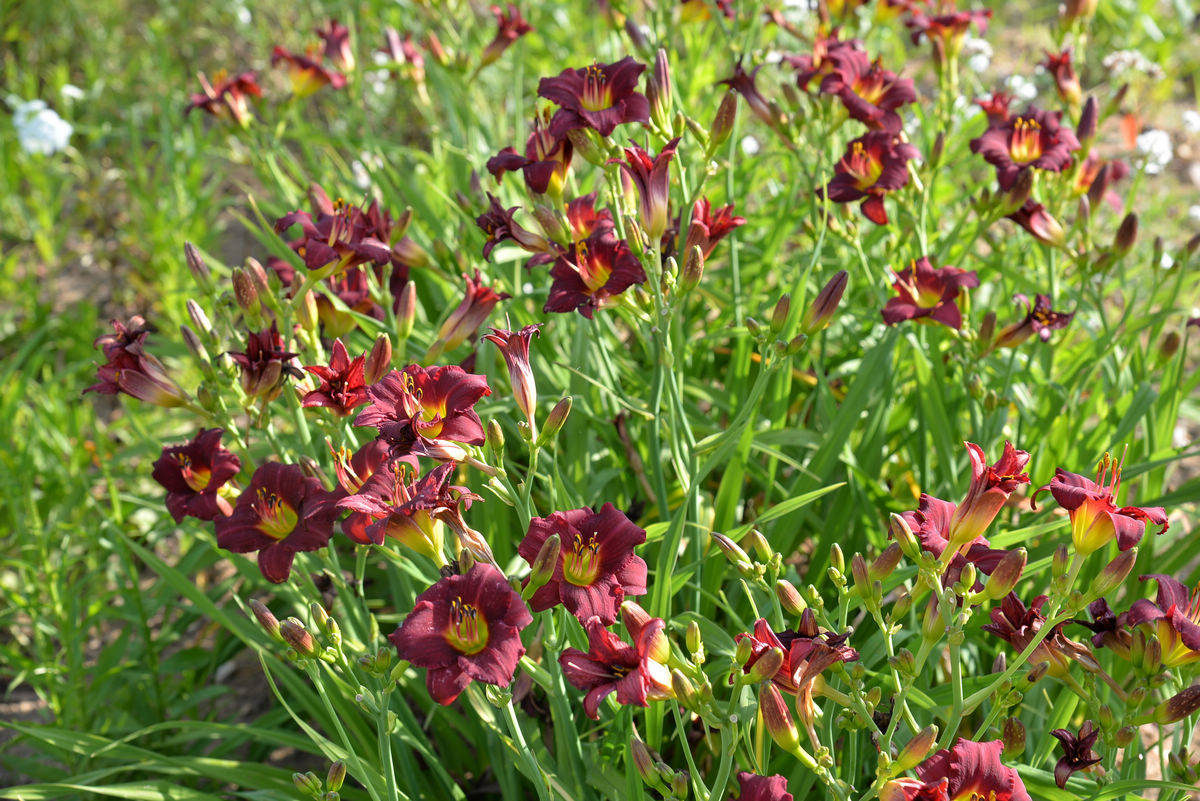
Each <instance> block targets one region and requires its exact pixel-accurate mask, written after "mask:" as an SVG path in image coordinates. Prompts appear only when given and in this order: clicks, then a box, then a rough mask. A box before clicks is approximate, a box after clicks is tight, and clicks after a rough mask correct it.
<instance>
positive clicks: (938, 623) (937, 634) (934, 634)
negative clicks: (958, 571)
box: [921, 563, 970, 642]
mask: <svg viewBox="0 0 1200 801" xmlns="http://www.w3.org/2000/svg"><path fill="white" fill-rule="evenodd" d="M968 564H970V563H968ZM938 605H939V604H938V597H937V595H936V594H933V595H931V596H929V603H928V604H926V605H925V615H924V617H922V618H921V637H923V638H924V639H925V640H926V641H927V642H934V641H936V640H939V639H941V636H942V635H943V634H945V633H946V627H945V626H944V625H942V615H941V611H940V610H939V609H938Z"/></svg>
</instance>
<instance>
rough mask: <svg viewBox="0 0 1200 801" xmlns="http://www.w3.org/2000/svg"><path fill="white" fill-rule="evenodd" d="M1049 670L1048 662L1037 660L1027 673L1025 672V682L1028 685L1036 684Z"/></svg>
mask: <svg viewBox="0 0 1200 801" xmlns="http://www.w3.org/2000/svg"><path fill="white" fill-rule="evenodd" d="M1048 672H1050V663H1049V662H1038V663H1037V664H1036V665H1034V666H1033V668H1031V669H1030V671H1029V672H1028V673H1026V674H1025V682H1026V684H1028V685H1029V686H1031V687H1032V686H1033V685H1035V684H1037V683H1038V682H1039V681H1041V680H1042V678H1043V677H1044V676H1045V675H1046V674H1047V673H1048Z"/></svg>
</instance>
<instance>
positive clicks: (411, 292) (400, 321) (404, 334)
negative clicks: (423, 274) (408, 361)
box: [396, 281, 417, 342]
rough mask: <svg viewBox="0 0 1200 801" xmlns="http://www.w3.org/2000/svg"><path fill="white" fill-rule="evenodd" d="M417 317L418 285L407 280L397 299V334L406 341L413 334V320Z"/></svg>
mask: <svg viewBox="0 0 1200 801" xmlns="http://www.w3.org/2000/svg"><path fill="white" fill-rule="evenodd" d="M416 318H417V287H416V284H414V283H413V282H412V281H406V282H405V283H404V288H403V289H401V290H400V297H399V298H398V299H397V301H396V336H397V337H399V338H400V341H401V342H404V341H405V340H406V339H408V337H409V336H410V335H411V334H412V330H413V322H414V321H415V320H416Z"/></svg>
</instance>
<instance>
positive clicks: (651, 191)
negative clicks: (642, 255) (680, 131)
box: [613, 137, 679, 242]
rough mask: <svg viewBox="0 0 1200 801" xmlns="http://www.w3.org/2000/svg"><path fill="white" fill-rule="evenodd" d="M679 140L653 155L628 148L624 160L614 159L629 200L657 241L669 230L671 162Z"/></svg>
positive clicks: (632, 146)
mask: <svg viewBox="0 0 1200 801" xmlns="http://www.w3.org/2000/svg"><path fill="white" fill-rule="evenodd" d="M678 144H679V137H675V138H674V139H672V140H671V141H670V142H668V143H667V144H666V146H665V147H663V149H662V150H660V151H659V153H658V155H657V156H652V155H651V154H650V153H647V152H646V151H645V150H643V149H642V148H641V147H639V146H638V145H630V146H629V147H627V148H625V160H624V161H621V160H619V159H614V160H613V161H615V162H616V163H617V164H618V166H620V168H621V180H622V183H623V184H624V186H625V195H626V198H627V199H628V200H629V201H631V205H632V203H636V204H637V206H638V209H639V212H640V214H641V223H642V228H643V229H645V231H646V233H647V234H648V235H649V236H650V241H651V242H657V241H658V240H660V239H661V238H662V235H663V232H664V231H666V230H667V211H668V207H669V206H670V203H671V183H670V181H671V173H670V170H671V159H673V158H674V157H675V148H676V146H677V145H678Z"/></svg>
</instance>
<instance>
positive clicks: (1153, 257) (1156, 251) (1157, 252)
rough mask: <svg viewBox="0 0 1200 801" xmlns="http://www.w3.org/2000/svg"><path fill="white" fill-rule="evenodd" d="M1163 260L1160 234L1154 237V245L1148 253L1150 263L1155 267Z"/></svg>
mask: <svg viewBox="0 0 1200 801" xmlns="http://www.w3.org/2000/svg"><path fill="white" fill-rule="evenodd" d="M1162 260H1163V238H1162V237H1161V236H1156V237H1154V247H1153V249H1152V252H1151V254H1150V263H1151V264H1153V265H1154V266H1155V267H1157V266H1159V265H1160V264H1162Z"/></svg>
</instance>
